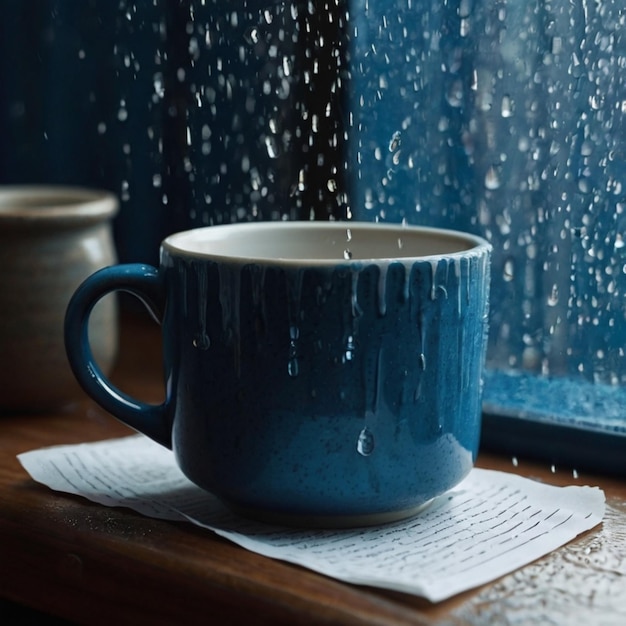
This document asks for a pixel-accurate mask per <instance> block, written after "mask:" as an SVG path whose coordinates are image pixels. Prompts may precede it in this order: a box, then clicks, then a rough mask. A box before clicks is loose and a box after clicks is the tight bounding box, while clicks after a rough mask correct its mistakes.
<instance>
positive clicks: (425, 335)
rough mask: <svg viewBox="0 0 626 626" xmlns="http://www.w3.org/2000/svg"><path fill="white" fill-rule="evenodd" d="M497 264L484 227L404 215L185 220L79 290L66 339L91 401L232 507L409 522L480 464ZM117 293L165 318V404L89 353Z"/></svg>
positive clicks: (320, 521) (323, 518)
mask: <svg viewBox="0 0 626 626" xmlns="http://www.w3.org/2000/svg"><path fill="white" fill-rule="evenodd" d="M489 261H490V246H489V244H488V243H486V242H485V241H483V240H482V239H480V238H478V237H475V236H473V235H469V234H462V233H458V232H453V231H446V230H439V229H429V228H422V227H408V226H401V225H382V224H369V223H362V222H361V223H359V222H355V223H352V222H261V223H258V222H257V223H246V224H231V225H225V226H214V227H210V228H200V229H195V230H190V231H186V232H180V233H176V234H174V235H171V236H169V237H168V238H167V239H165V241H164V242H163V244H162V247H161V260H160V267H159V269H156V268H154V267H151V266H146V265H118V266H114V267H109V268H106V269H103V270H100V271H99V272H97V273H95V274H93V275H92V276H91V277H90V278H88V279H87V280H86V281H85V282H84V283H83V284H82V286H81V287H79V289H78V290H77V291H76V293H75V295H74V296H73V298H72V300H71V302H70V304H69V307H68V310H67V317H66V327H65V328H66V348H67V352H68V356H69V360H70V363H71V365H72V368H73V371H74V373H75V375H76V377H77V379H78V381H79V382H80V383H81V385H82V386H83V388H84V389H85V390H86V391H87V393H88V394H90V395H91V397H92V398H93V399H94V400H95V401H96V402H98V403H99V404H100V405H102V407H104V408H105V409H106V410H108V411H110V412H111V413H112V414H113V415H114V416H116V417H117V418H118V419H120V420H121V421H123V422H125V423H126V424H128V425H130V426H131V427H133V428H135V429H137V430H139V431H141V432H142V433H145V434H146V435H148V436H149V437H151V438H152V439H154V440H156V441H158V442H159V443H161V444H163V445H165V446H167V447H170V448H172V449H173V450H174V452H175V455H176V459H177V462H178V464H179V465H180V467H181V469H182V470H183V472H184V473H185V474H186V475H187V476H188V477H189V478H190V479H191V480H192V481H193V482H195V483H196V484H198V485H200V486H201V487H203V488H205V489H206V490H208V491H210V492H212V493H214V494H215V495H216V496H218V497H219V498H220V499H222V500H223V501H224V502H225V503H226V504H227V505H228V506H230V507H231V508H232V509H233V510H236V511H239V512H241V513H243V514H245V515H248V516H252V517H255V518H258V519H264V520H271V521H277V522H281V523H289V524H302V525H330V526H340V525H363V524H370V523H381V522H385V521H390V520H394V519H401V518H403V517H406V516H409V515H412V514H414V513H415V512H417V511H418V510H419V509H420V508H421V507H422V506H424V505H425V504H426V503H428V502H429V501H430V500H431V499H432V498H434V497H435V496H437V495H439V494H441V493H443V492H445V491H447V490H448V489H450V488H451V487H453V486H454V485H456V484H457V483H458V482H459V481H460V480H461V479H462V478H463V477H464V476H466V474H467V473H468V472H469V471H470V469H471V468H472V466H473V462H474V459H475V456H476V452H477V447H478V440H479V433H480V417H481V392H482V375H483V360H484V353H485V346H486V331H487V312H488V290H489V270H490V263H489ZM115 290H124V291H127V292H131V293H133V294H135V295H136V296H138V297H139V298H141V299H142V300H143V301H144V302H146V303H147V304H148V306H149V307H150V308H151V309H152V310H153V311H154V312H155V313H156V315H157V316H158V317H160V318H161V321H162V329H163V331H162V333H163V348H164V361H165V378H166V381H167V382H166V388H167V394H166V399H165V401H164V403H163V404H161V405H158V406H154V405H148V404H145V403H142V402H140V401H138V400H135V399H133V398H131V397H129V396H127V395H126V394H124V393H123V392H121V391H120V390H118V389H116V388H115V387H114V386H113V385H112V384H111V383H110V382H109V381H108V380H107V379H106V378H105V377H104V376H103V374H102V373H101V372H100V371H99V369H98V366H97V364H96V363H95V362H94V360H93V358H92V355H91V350H90V346H89V341H88V336H87V323H88V320H89V315H90V312H91V309H92V307H93V306H94V304H95V303H96V302H97V301H98V300H99V299H100V298H101V297H103V296H104V295H105V294H107V293H109V292H111V291H115Z"/></svg>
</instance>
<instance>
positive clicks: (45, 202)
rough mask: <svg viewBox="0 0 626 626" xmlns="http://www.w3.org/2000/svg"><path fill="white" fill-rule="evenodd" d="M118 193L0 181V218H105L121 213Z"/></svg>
mask: <svg viewBox="0 0 626 626" xmlns="http://www.w3.org/2000/svg"><path fill="white" fill-rule="evenodd" d="M118 210H119V201H118V199H117V196H116V195H115V194H114V193H112V192H110V191H106V190H104V189H96V188H89V187H80V186H72V185H0V222H2V223H7V222H9V223H15V224H21V223H29V224H32V223H35V222H47V221H50V220H54V221H59V220H67V221H71V220H75V219H77V218H78V219H80V220H83V221H84V220H85V219H88V218H93V219H104V218H110V217H113V216H115V215H116V214H117V212H118Z"/></svg>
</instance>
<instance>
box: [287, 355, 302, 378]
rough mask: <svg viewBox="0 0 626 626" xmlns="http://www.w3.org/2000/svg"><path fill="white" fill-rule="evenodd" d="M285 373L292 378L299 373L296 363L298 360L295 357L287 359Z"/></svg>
mask: <svg viewBox="0 0 626 626" xmlns="http://www.w3.org/2000/svg"><path fill="white" fill-rule="evenodd" d="M287 373H288V374H289V376H291V377H292V378H295V377H296V376H297V375H298V374H299V373H300V365H299V363H298V359H296V358H295V357H294V358H291V359H289V363H287Z"/></svg>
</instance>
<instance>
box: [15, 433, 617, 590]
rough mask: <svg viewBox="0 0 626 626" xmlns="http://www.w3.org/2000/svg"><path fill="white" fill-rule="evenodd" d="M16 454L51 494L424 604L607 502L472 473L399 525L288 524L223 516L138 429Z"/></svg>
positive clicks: (547, 547)
mask: <svg viewBox="0 0 626 626" xmlns="http://www.w3.org/2000/svg"><path fill="white" fill-rule="evenodd" d="M18 458H19V460H20V462H21V463H22V465H23V466H24V468H25V469H26V470H27V471H28V472H29V474H30V475H31V477H32V478H33V479H34V480H36V481H38V482H41V483H43V484H45V485H47V486H48V487H50V488H52V489H55V490H57V491H63V492H68V493H73V494H77V495H81V496H84V497H86V498H88V499H90V500H92V501H94V502H98V503H100V504H104V505H107V506H125V507H129V508H131V509H134V510H135V511H138V512H139V513H142V514H144V515H147V516H151V517H158V518H162V519H168V520H185V519H186V520H189V521H190V522H192V523H194V524H197V525H199V526H203V527H205V528H208V529H210V530H212V531H214V532H215V533H217V534H219V535H221V536H223V537H226V538H227V539H230V540H231V541H233V542H234V543H236V544H238V545H240V546H242V547H244V548H247V549H248V550H251V551H253V552H257V553H259V554H263V555H265V556H268V557H272V558H276V559H281V560H284V561H289V562H292V563H297V564H298V565H300V566H302V567H307V568H309V569H312V570H315V571H317V572H320V573H322V574H325V575H327V576H331V577H333V578H337V579H339V580H343V581H346V582H349V583H354V584H363V585H371V586H375V587H381V588H387V589H395V590H397V591H403V592H406V593H410V594H414V595H419V596H422V597H425V598H427V599H429V600H431V601H433V602H437V601H440V600H444V599H446V598H448V597H450V596H453V595H455V594H457V593H460V592H461V591H465V590H467V589H471V588H472V587H476V586H478V585H481V584H484V583H487V582H489V581H492V580H494V579H496V578H498V577H500V576H503V575H505V574H507V573H510V572H511V571H513V570H515V569H518V568H519V567H522V566H523V565H525V564H527V563H530V562H531V561H534V560H535V559H537V558H539V557H541V556H543V555H545V554H547V553H548V552H550V551H552V550H554V549H556V548H558V547H559V546H562V545H563V544H565V543H567V542H568V541H570V540H571V539H573V538H574V537H576V535H578V534H580V533H582V532H584V531H585V530H589V529H590V528H593V527H594V526H596V525H597V524H599V523H600V522H601V521H602V518H603V516H604V509H605V498H604V493H603V492H602V491H601V490H600V489H599V488H597V487H581V486H571V487H553V486H550V485H545V484H542V483H538V482H535V481H532V480H529V479H526V478H521V477H519V476H516V475H513V474H507V473H504V472H495V471H490V470H483V469H474V470H472V472H471V473H470V475H469V476H468V477H467V478H466V479H465V480H464V481H463V482H462V483H461V484H460V485H459V486H458V487H456V488H455V489H453V490H452V491H450V492H448V493H447V494H445V495H443V496H440V497H439V498H437V499H436V500H435V501H434V502H433V503H432V504H431V505H430V506H429V507H428V508H427V509H425V510H424V511H423V512H421V513H420V514H419V515H417V516H416V517H414V518H412V519H409V520H405V521H401V522H395V523H391V524H385V525H381V526H375V527H368V528H357V529H346V530H325V529H322V530H320V529H315V530H307V529H289V528H284V527H278V526H269V525H267V524H262V523H257V522H253V521H250V520H247V519H244V518H242V517H239V516H237V515H235V514H233V513H231V512H230V511H229V510H228V509H226V508H225V507H224V506H223V505H222V504H221V503H220V502H219V501H218V500H217V498H215V497H214V496H212V495H210V494H208V493H206V492H205V491H203V490H201V489H200V488H198V487H196V486H195V485H193V484H192V483H191V482H190V481H189V480H188V479H187V478H185V476H184V475H183V474H182V472H181V471H180V470H179V469H178V467H177V465H176V463H175V460H174V456H173V454H172V452H171V451H169V450H166V449H165V448H163V447H162V446H160V445H158V444H156V443H154V442H152V441H151V440H149V439H147V438H146V437H143V436H141V435H135V436H131V437H125V438H123V439H114V440H110V441H103V442H98V443H91V444H80V445H73V446H57V447H53V448H44V449H41V450H34V451H31V452H26V453H24V454H21V455H19V457H18Z"/></svg>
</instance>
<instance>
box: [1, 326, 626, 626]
mask: <svg viewBox="0 0 626 626" xmlns="http://www.w3.org/2000/svg"><path fill="white" fill-rule="evenodd" d="M158 333H159V331H158V327H157V326H156V325H153V324H152V322H151V321H150V320H148V319H147V317H146V318H144V317H142V316H138V315H135V314H131V315H126V316H125V317H124V319H123V324H122V337H121V349H120V357H119V362H118V365H117V366H116V369H115V371H114V374H113V379H114V380H115V381H116V382H117V384H118V385H119V386H120V387H121V388H123V389H124V390H125V391H128V392H129V393H132V394H135V395H137V396H139V397H141V398H142V399H144V400H147V401H157V400H159V399H160V398H161V396H162V385H161V374H160V346H159V334H158ZM129 432H130V431H129V430H128V429H127V428H126V427H124V426H122V425H121V424H120V423H118V422H117V421H115V420H114V419H113V418H111V417H110V416H109V415H108V414H106V413H105V412H104V411H103V410H101V409H100V408H98V407H97V406H96V405H95V404H94V403H93V402H91V401H90V400H88V399H84V400H81V401H80V402H77V403H76V404H75V405H74V406H72V407H69V408H68V409H66V410H65V411H63V412H59V413H55V414H49V415H0V596H1V597H2V598H3V600H4V602H2V603H0V618H3V615H2V613H3V612H6V611H8V610H9V608H11V609H13V608H14V605H13V603H18V604H19V605H22V606H24V607H29V608H30V609H33V610H36V611H40V612H43V613H45V614H47V615H50V618H49V621H50V623H58V620H54V618H53V616H56V617H57V618H59V617H60V618H63V620H69V621H73V622H79V623H89V624H100V623H112V622H113V623H115V624H131V623H132V624H138V623H150V624H155V625H156V624H185V623H205V624H207V623H216V624H239V623H246V624H265V623H267V624H270V623H271V624H311V623H328V624H331V623H332V624H385V625H394V624H490V623H500V624H508V623H520V624H525V623H537V624H540V623H567V624H572V623H581V624H582V623H585V624H596V623H602V624H613V623H615V624H621V623H625V624H626V601H625V600H624V598H626V558H625V557H626V486H625V485H624V484H623V483H622V482H621V481H619V480H616V479H613V478H610V477H607V476H589V475H585V474H578V473H577V472H575V471H574V469H569V468H554V467H552V468H551V467H546V466H541V465H538V464H533V463H530V462H525V461H524V459H516V460H514V459H511V457H498V456H495V455H486V454H481V456H480V458H479V465H480V466H482V467H488V468H497V469H503V470H506V471H511V472H516V473H519V474H522V475H526V476H530V477H532V478H537V479H539V480H544V481H546V482H550V483H553V484H558V485H565V484H579V485H583V484H592V485H599V486H601V487H602V488H603V489H604V490H605V493H606V495H607V502H608V511H607V516H606V519H605V521H604V523H603V524H602V525H601V526H599V527H598V528H596V529H594V530H592V531H590V532H588V533H586V534H584V535H583V536H581V537H579V538H577V539H576V540H575V541H573V542H571V543H570V544H568V545H567V546H564V547H563V548H561V549H560V550H557V551H556V552H554V553H552V554H550V555H547V556H546V557H544V558H543V559H540V560H539V561H537V562H535V563H532V564H530V565H528V566H527V567H525V568H523V569H522V570H520V571H518V572H515V573H513V574H511V575H509V576H506V577H504V578H502V579H500V580H498V581H495V582H494V583H492V584H489V585H485V586H483V587H480V588H478V589H475V590H473V591H469V592H466V593H463V594H461V595H459V596H457V597H455V598H453V599H451V600H448V601H446V602H442V603H439V604H430V603H429V602H426V601H425V600H422V599H420V598H415V597H412V596H409V595H405V594H400V593H393V592H387V591H382V590H376V589H371V588H366V587H358V586H353V585H348V584H344V583H341V582H338V581H335V580H333V579H331V578H327V577H324V576H321V575H319V574H316V573H314V572H311V571H308V570H306V569H303V568H299V567H297V566H295V565H291V564H287V563H282V562H280V561H274V560H271V559H268V558H266V557H262V556H260V555H256V554H253V553H251V552H248V551H246V550H244V549H243V548H240V547H238V546H235V545H234V544H231V543H230V542H228V541H226V540H224V539H221V538H219V537H217V536H215V535H213V534H212V533H210V532H208V531H205V530H202V529H199V528H196V527H194V526H192V525H191V524H183V523H173V522H164V521H160V520H153V519H149V518H146V517H143V516H141V515H138V514H135V513H133V512H132V511H129V510H126V509H117V508H107V507H103V506H100V505H97V504H93V503H90V502H88V501H86V500H83V499H81V498H78V497H73V496H70V495H66V494H60V493H55V492H53V491H51V490H49V489H47V488H46V487H44V486H41V485H39V484H36V483H34V482H33V481H32V480H31V479H30V478H29V476H28V475H27V474H26V472H25V471H24V470H23V469H22V467H21V465H20V464H19V462H18V461H17V459H16V455H17V454H19V453H20V452H24V451H27V450H32V449H35V448H40V447H43V446H49V445H57V444H69V443H79V442H84V441H96V440H101V439H106V438H111V437H116V436H122V435H124V434H127V433H129ZM625 454H626V451H625ZM38 621H39V622H40V623H41V618H39V619H38ZM3 623H11V622H7V621H5V620H4V619H3ZM14 623H15V622H14Z"/></svg>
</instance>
